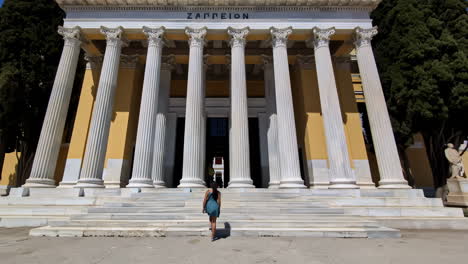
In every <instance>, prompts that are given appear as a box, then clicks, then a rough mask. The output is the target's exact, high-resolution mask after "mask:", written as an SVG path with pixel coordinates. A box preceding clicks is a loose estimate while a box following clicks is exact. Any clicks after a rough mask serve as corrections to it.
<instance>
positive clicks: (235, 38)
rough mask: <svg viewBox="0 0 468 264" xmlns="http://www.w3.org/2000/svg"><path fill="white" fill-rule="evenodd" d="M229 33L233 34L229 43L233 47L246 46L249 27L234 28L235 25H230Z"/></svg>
mask: <svg viewBox="0 0 468 264" xmlns="http://www.w3.org/2000/svg"><path fill="white" fill-rule="evenodd" d="M227 32H228V34H229V35H230V36H231V41H230V42H229V44H230V45H231V47H233V48H234V47H242V48H243V47H245V43H246V42H247V41H246V37H247V35H248V34H249V32H250V28H249V27H245V28H239V29H238V28H233V27H228V30H227Z"/></svg>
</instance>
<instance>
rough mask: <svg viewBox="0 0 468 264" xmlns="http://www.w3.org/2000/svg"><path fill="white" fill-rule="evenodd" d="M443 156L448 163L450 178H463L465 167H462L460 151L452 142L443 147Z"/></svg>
mask: <svg viewBox="0 0 468 264" xmlns="http://www.w3.org/2000/svg"><path fill="white" fill-rule="evenodd" d="M444 152H445V157H446V158H447V160H448V161H449V163H450V172H451V176H450V179H459V178H464V176H463V175H464V172H465V168H464V167H463V163H462V157H461V153H460V152H458V150H456V149H455V147H454V145H453V144H452V143H448V144H447V148H446V149H445V151H444Z"/></svg>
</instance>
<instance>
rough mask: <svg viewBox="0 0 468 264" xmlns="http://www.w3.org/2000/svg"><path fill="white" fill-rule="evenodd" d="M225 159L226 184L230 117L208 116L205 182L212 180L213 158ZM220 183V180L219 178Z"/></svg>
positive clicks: (225, 182) (227, 178)
mask: <svg viewBox="0 0 468 264" xmlns="http://www.w3.org/2000/svg"><path fill="white" fill-rule="evenodd" d="M214 157H222V158H223V159H224V186H223V187H227V184H228V183H229V119H228V118H207V120H206V158H205V164H206V166H205V168H206V169H205V182H206V183H207V184H209V183H210V182H211V181H212V179H213V178H212V176H211V173H210V168H212V166H213V158H214ZM218 184H220V181H219V180H218Z"/></svg>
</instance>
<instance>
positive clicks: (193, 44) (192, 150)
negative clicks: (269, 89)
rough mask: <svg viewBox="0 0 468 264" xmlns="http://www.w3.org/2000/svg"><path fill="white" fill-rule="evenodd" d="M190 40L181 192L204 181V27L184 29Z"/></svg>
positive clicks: (198, 185)
mask: <svg viewBox="0 0 468 264" xmlns="http://www.w3.org/2000/svg"><path fill="white" fill-rule="evenodd" d="M185 33H186V34H187V35H188V36H189V45H190V53H189V69H188V82H187V103H186V112H185V131H184V156H183V167H182V179H181V180H180V185H179V187H180V188H192V187H194V188H196V187H199V188H202V187H205V181H204V179H203V178H204V177H203V175H201V174H200V172H201V168H200V167H201V166H202V164H201V162H200V160H201V158H200V156H201V155H202V153H201V151H202V149H201V145H202V143H203V139H202V125H203V123H204V122H203V100H204V97H203V96H204V92H203V89H204V87H203V78H204V77H203V46H204V44H205V39H204V38H205V35H206V27H203V28H200V29H193V28H188V27H187V28H186V29H185Z"/></svg>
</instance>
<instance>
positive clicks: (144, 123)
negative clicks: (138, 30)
mask: <svg viewBox="0 0 468 264" xmlns="http://www.w3.org/2000/svg"><path fill="white" fill-rule="evenodd" d="M164 31H165V29H164V27H161V28H154V29H153V28H148V27H143V33H145V35H146V36H147V37H148V53H147V56H146V67H145V77H144V80H143V91H142V95H141V105H140V116H139V118H138V130H137V138H136V144H135V155H134V162H133V171H132V179H131V180H130V183H129V184H128V185H127V187H140V188H142V187H143V188H144V187H146V188H151V187H153V180H152V172H151V171H152V165H153V155H157V153H154V154H153V145H154V142H155V140H154V138H155V137H154V136H155V134H154V131H155V127H156V123H155V121H156V111H157V108H158V104H159V102H158V101H159V100H158V97H159V93H160V75H161V53H162V47H163V45H164V43H163V39H162V38H163V36H164ZM163 76H164V74H163ZM158 150H159V149H158ZM163 152H164V151H163ZM161 156H162V154H161Z"/></svg>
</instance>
